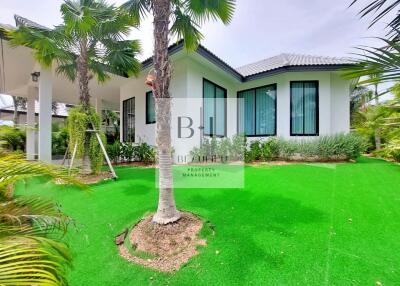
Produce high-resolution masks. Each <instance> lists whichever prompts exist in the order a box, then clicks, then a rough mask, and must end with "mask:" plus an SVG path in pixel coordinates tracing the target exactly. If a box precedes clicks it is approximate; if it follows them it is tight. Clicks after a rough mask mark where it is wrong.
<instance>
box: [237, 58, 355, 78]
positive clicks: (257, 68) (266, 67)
mask: <svg viewBox="0 0 400 286" xmlns="http://www.w3.org/2000/svg"><path fill="white" fill-rule="evenodd" d="M350 63H351V61H350V60H349V59H345V58H336V57H321V56H311V55H298V54H280V55H277V56H274V57H271V58H267V59H264V60H261V61H258V62H255V63H251V64H248V65H245V66H241V67H238V68H236V70H237V71H238V72H239V73H240V74H241V75H243V76H244V77H246V76H250V75H255V74H258V73H263V72H267V71H272V70H275V69H279V68H282V67H290V66H329V65H346V64H350Z"/></svg>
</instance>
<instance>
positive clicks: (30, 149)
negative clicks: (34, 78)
mask: <svg viewBox="0 0 400 286" xmlns="http://www.w3.org/2000/svg"><path fill="white" fill-rule="evenodd" d="M37 92H38V91H37V87H34V86H29V87H28V100H27V104H26V107H27V108H26V109H27V110H26V125H27V126H26V159H27V160H35V153H36V146H35V145H36V144H35V141H36V140H35V132H36V131H35V129H34V128H35V99H36V96H37Z"/></svg>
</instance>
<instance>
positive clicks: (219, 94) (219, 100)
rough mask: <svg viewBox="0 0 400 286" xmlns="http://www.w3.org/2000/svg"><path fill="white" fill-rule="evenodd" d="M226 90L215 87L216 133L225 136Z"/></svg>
mask: <svg viewBox="0 0 400 286" xmlns="http://www.w3.org/2000/svg"><path fill="white" fill-rule="evenodd" d="M225 105H226V103H225V90H223V89H222V88H219V87H216V88H215V131H216V132H215V135H217V136H225Z"/></svg>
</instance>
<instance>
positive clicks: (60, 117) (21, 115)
mask: <svg viewBox="0 0 400 286" xmlns="http://www.w3.org/2000/svg"><path fill="white" fill-rule="evenodd" d="M0 96H1V95H0ZM60 105H61V106H60V107H58V108H57V112H56V113H54V110H52V115H51V116H52V122H53V123H58V124H61V125H65V124H66V119H67V116H68V113H67V109H66V106H65V104H60ZM13 120H14V105H13V104H11V105H9V106H3V107H0V125H1V124H2V122H4V123H7V125H12V124H13ZM26 121H27V111H26V108H22V107H18V122H17V124H18V125H24V124H26ZM38 122H39V105H38V104H37V103H36V104H35V125H36V124H37V123H38Z"/></svg>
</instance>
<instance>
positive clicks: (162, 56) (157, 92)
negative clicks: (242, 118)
mask: <svg viewBox="0 0 400 286" xmlns="http://www.w3.org/2000/svg"><path fill="white" fill-rule="evenodd" d="M153 13H154V15H153V16H154V69H155V75H156V78H155V81H154V83H153V94H154V97H155V106H156V144H157V155H158V168H159V178H158V180H159V181H158V184H159V199H158V208H157V213H156V214H155V215H154V217H153V222H155V223H158V224H168V223H172V222H175V221H177V220H179V218H180V217H181V215H180V213H179V211H178V210H177V209H176V205H175V199H174V193H173V176H172V156H171V102H170V100H171V99H170V95H169V84H170V82H171V66H170V63H169V58H168V33H169V27H168V25H169V17H170V14H171V3H170V0H153Z"/></svg>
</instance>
